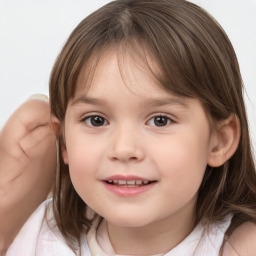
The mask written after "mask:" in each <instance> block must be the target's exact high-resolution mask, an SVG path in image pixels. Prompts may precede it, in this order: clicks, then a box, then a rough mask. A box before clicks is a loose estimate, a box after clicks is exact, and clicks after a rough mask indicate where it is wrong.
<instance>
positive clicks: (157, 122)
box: [148, 116, 172, 127]
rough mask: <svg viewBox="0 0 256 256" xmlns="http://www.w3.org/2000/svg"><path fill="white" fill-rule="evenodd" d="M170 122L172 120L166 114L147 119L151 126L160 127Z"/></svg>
mask: <svg viewBox="0 0 256 256" xmlns="http://www.w3.org/2000/svg"><path fill="white" fill-rule="evenodd" d="M171 122H172V120H171V119H170V118H169V117H167V116H154V117H152V118H151V119H150V120H149V122H148V124H149V125H151V126H157V127H162V126H166V125H169V124H170V123H171Z"/></svg>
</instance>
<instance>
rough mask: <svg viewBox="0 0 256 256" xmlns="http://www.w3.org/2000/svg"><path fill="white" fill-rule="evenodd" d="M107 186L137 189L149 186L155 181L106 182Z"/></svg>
mask: <svg viewBox="0 0 256 256" xmlns="http://www.w3.org/2000/svg"><path fill="white" fill-rule="evenodd" d="M105 182H106V183H107V184H109V185H113V186H118V187H126V188H137V187H143V186H147V185H150V184H152V183H154V182H156V181H154V180H153V181H149V180H106V181H105Z"/></svg>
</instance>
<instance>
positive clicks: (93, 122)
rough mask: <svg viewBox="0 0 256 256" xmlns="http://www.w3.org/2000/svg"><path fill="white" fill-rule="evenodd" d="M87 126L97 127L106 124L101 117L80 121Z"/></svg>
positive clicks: (86, 118)
mask: <svg viewBox="0 0 256 256" xmlns="http://www.w3.org/2000/svg"><path fill="white" fill-rule="evenodd" d="M82 121H83V122H85V123H86V124H88V125H89V126H93V127H99V126H103V125H106V124H107V120H106V119H105V118H103V117H101V116H96V115H95V116H88V117H85V118H83V119H82Z"/></svg>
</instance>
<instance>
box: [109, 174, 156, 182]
mask: <svg viewBox="0 0 256 256" xmlns="http://www.w3.org/2000/svg"><path fill="white" fill-rule="evenodd" d="M104 180H105V181H108V180H125V181H131V180H141V181H152V180H150V179H147V178H143V177H140V176H136V175H112V176H109V177H107V178H105V179H104Z"/></svg>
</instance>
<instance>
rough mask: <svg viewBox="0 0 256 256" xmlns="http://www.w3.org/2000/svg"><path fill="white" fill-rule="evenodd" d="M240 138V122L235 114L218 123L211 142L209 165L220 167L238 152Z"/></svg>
mask: <svg viewBox="0 0 256 256" xmlns="http://www.w3.org/2000/svg"><path fill="white" fill-rule="evenodd" d="M239 140H240V122H239V119H238V118H237V116H236V115H235V114H231V115H230V116H229V117H228V118H227V119H225V120H222V121H220V122H219V123H218V124H217V125H216V130H215V132H214V134H213V139H212V143H211V148H210V153H209V158H208V165H209V166H212V167H219V166H221V165H223V164H224V163H225V162H226V161H227V160H228V159H230V158H231V157H232V155H233V154H234V153H235V152H236V149H237V147H238V144H239Z"/></svg>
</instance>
